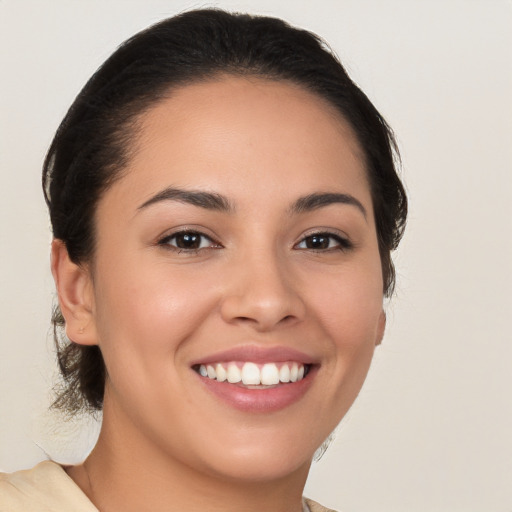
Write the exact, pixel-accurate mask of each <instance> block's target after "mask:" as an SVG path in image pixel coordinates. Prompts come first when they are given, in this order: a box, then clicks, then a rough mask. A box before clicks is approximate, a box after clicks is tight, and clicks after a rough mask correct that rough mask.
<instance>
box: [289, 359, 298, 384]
mask: <svg viewBox="0 0 512 512" xmlns="http://www.w3.org/2000/svg"><path fill="white" fill-rule="evenodd" d="M298 378H299V367H298V366H297V363H293V364H292V368H291V370H290V382H297V379H298Z"/></svg>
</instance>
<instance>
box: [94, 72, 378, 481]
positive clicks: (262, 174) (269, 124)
mask: <svg viewBox="0 0 512 512" xmlns="http://www.w3.org/2000/svg"><path fill="white" fill-rule="evenodd" d="M141 123H142V124H141V131H140V134H139V135H138V136H137V140H136V141H135V152H134V156H133V158H132V159H131V161H130V163H129V165H128V169H127V171H126V173H125V175H124V176H123V177H122V178H121V179H120V180H118V181H117V182H116V183H115V184H114V185H113V186H111V188H110V189H108V191H107V192H106V193H105V195H104V196H103V197H102V198H101V200H100V203H99V206H98V209H97V215H96V226H97V249H96V253H95V258H94V265H93V267H92V268H93V270H92V279H91V290H92V297H93V306H92V309H91V315H92V317H91V322H90V324H89V325H88V326H87V329H89V331H90V330H92V331H93V332H94V333H95V334H94V339H93V342H95V343H97V344H99V345H100V347H101V350H102V353H103V356H104V359H105V363H106V367H107V370H108V376H109V377H108V379H107V387H106V395H105V404H104V409H105V417H104V421H105V425H104V427H105V429H106V430H108V429H110V430H112V431H115V432H116V434H117V435H118V437H119V439H122V440H123V442H125V443H126V444H127V445H128V446H130V450H132V451H133V452H134V453H145V454H149V453H153V454H158V455H155V457H164V458H166V460H167V461H169V462H170V463H172V464H177V465H178V466H180V465H182V466H183V467H185V466H188V467H189V468H193V469H194V470H197V471H201V472H203V473H206V474H210V475H223V477H227V478H237V479H246V480H260V481H262V480H268V479H275V478H279V477H282V476H285V475H288V474H290V473H293V472H295V471H301V470H307V468H308V466H309V463H310V461H311V458H312V456H313V454H314V452H315V450H316V449H317V448H318V446H319V445H320V444H321V443H322V441H323V440H324V439H325V438H326V436H327V435H328V434H329V433H330V432H331V431H332V430H333V429H334V428H335V426H336V425H337V423H338V422H339V421H340V419H341V418H342V417H343V415H344V414H345V412H346V411H347V409H348V408H349V407H350V405H351V404H352V402H353V400H354V399H355V397H356V395H357V393H358V391H359V389H360V388H361V385H362V383H363V380H364V378H365V376H366V373H367V370H368V367H369V365H370V360H371V358H372V354H373V351H374V347H375V345H376V344H378V343H379V341H380V339H381V337H382V334H383V330H384V323H385V317H384V314H383V312H382V276H381V265H380V259H379V251H378V246H377V237H376V232H375V224H374V219H373V210H372V202H371V197H370V189H369V185H368V182H367V178H366V175H365V170H364V165H363V161H362V156H361V151H360V149H359V147H358V144H357V142H356V140H355V138H354V136H353V134H352V131H351V130H350V128H349V127H348V125H347V123H345V122H344V121H343V120H342V119H340V117H339V116H338V115H337V114H336V113H335V112H334V111H333V109H332V108H331V107H330V106H329V105H327V104H326V103H325V102H324V101H323V100H322V99H319V98H318V97H316V96H315V95H312V94H311V93H309V92H306V91H305V90H303V89H301V88H299V87H297V86H294V85H290V84H288V83H285V82H272V81H267V80H263V79H256V78H252V79H247V78H235V77H223V78H219V79H218V80H216V81H211V82H208V83H201V84H196V85H189V86H186V87H183V88H180V89H177V90H174V91H173V92H172V94H170V95H169V97H168V99H165V100H163V101H161V102H160V103H159V104H158V105H157V106H156V107H154V108H153V109H151V110H150V111H148V112H147V113H145V114H144V116H143V117H142V119H141ZM301 368H302V369H304V370H302V369H301ZM303 371H304V373H305V376H302V372H303ZM206 373H208V374H207V375H205V374H206ZM240 378H242V382H236V381H239V379H240ZM224 379H226V380H224ZM290 379H291V380H292V381H295V382H286V381H287V380H290ZM229 381H233V382H229ZM262 381H263V384H261V382H262ZM282 381H284V382H282ZM244 382H245V384H244Z"/></svg>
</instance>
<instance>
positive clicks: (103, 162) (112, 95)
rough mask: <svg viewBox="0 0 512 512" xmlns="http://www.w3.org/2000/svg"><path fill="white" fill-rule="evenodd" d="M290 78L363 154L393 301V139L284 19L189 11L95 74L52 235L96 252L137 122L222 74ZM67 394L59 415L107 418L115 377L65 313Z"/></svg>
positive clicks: (58, 333)
mask: <svg viewBox="0 0 512 512" xmlns="http://www.w3.org/2000/svg"><path fill="white" fill-rule="evenodd" d="M226 73H227V74H232V75H250V76H261V77H266V78H269V79H272V80H287V81H291V82H293V83H295V84H298V85H300V86H301V87H303V88H305V89H307V90H309V91H311V92H313V93H314V94H316V95H318V96H320V97H322V98H324V99H325V100H327V101H328V102H329V103H330V104H331V105H333V106H334V107H335V108H336V109H337V111H338V112H339V113H340V115H341V116H342V117H343V118H344V119H345V120H346V121H347V122H348V123H349V124H350V125H351V127H352V129H353V131H354V133H355V135H356V137H357V139H358V141H359V144H360V146H361V148H362V151H363V154H364V157H365V164H366V169H367V174H368V179H369V183H370V188H371V194H372V200H373V208H374V215H375V223H376V229H377V236H378V244H379V250H380V257H381V262H382V273H383V279H384V290H383V293H384V294H385V295H390V294H391V292H392V290H393V286H394V281H395V272H394V267H393V263H392V261H391V255H390V253H391V251H392V250H393V249H395V248H396V247H397V245H398V243H399V241H400V239H401V237H402V233H403V229H404V226H405V220H406V215H407V199H406V195H405V191H404V188H403V186H402V184H401V182H400V179H399V177H398V175H397V172H396V169H395V163H396V161H397V159H398V151H397V148H396V144H395V140H394V137H393V134H392V132H391V130H390V128H389V126H388V125H387V124H386V122H385V120H384V119H383V118H382V116H381V115H380V114H379V113H378V111H377V110H376V109H375V107H374V106H373V105H372V103H371V102H370V101H369V99H368V98H367V97H366V95H365V94H364V93H363V92H362V91H361V90H360V89H359V88H358V87H357V86H356V85H355V84H354V83H353V82H352V80H351V79H350V78H349V76H348V75H347V73H346V72H345V70H344V68H343V66H342V65H341V63H340V62H339V60H338V59H337V58H336V57H335V56H334V55H333V53H332V52H331V51H330V50H329V49H328V47H327V46H326V44H325V43H324V42H323V41H322V40H321V39H320V38H318V37H317V36H316V35H315V34H312V33H311V32H307V31H305V30H301V29H297V28H294V27H291V26H290V25H288V24H287V23H285V22H284V21H282V20H279V19H275V18H269V17H258V16H250V15H246V14H231V13H227V12H225V11H221V10H217V9H205V10H195V11H189V12H186V13H184V14H180V15H178V16H175V17H172V18H169V19H166V20H164V21H162V22H160V23H157V24H156V25H154V26H152V27H149V28H148V29H146V30H144V31H142V32H140V33H138V34H136V35H135V36H133V37H132V38H130V39H129V40H127V41H126V42H125V43H124V44H122V45H121V46H120V47H119V48H118V49H117V51H116V52H115V53H114V54H113V55H112V56H111V57H110V58H109V59H108V60H107V61H106V62H105V63H104V64H103V65H102V66H101V67H100V68H99V70H98V71H97V72H96V73H95V74H94V75H93V76H92V77H91V79H90V80H89V81H88V82H87V84H86V85H85V87H84V88H83V89H82V91H81V92H80V93H79V95H78V96H77V98H76V99H75V101H74V103H73V104H72V105H71V107H70V109H69V111H68V113H67V114H66V116H65V118H64V120H63V121H62V123H61V125H60V126H59V128H58V130H57V133H56V135H55V138H54V140H53V142H52V144H51V146H50V149H49V151H48V154H47V156H46V160H45V163H44V169H43V188H44V194H45V198H46V202H47V204H48V208H49V211H50V218H51V223H52V228H53V235H54V237H55V238H57V239H60V240H62V241H63V242H64V244H65V245H66V248H67V250H68V253H69V256H70V258H71V260H72V261H73V262H75V263H77V264H83V263H87V262H89V261H91V259H92V258H93V255H94V244H95V232H94V230H95V226H94V212H95V208H96V205H97V203H98V201H99V199H100V197H101V195H102V194H103V193H104V192H105V190H106V189H107V188H108V187H109V186H111V185H112V183H114V181H115V180H116V179H119V177H120V176H121V175H122V171H123V169H124V168H125V165H126V162H127V161H128V160H129V158H130V153H129V148H130V145H131V142H132V140H133V137H134V135H135V133H136V128H135V126H136V120H137V118H138V117H139V116H140V115H142V114H143V113H144V112H145V111H147V109H148V108H149V107H151V106H153V105H154V104H156V103H157V102H158V101H159V100H161V99H162V98H164V97H165V95H166V93H167V92H168V91H169V90H170V89H172V88H173V87H177V86H179V85H185V84H188V83H192V82H197V81H201V80H207V79H209V78H212V77H213V76H215V75H218V74H226ZM53 323H54V332H55V340H56V344H57V353H58V361H59V365H60V370H61V373H62V376H63V378H64V387H63V388H62V389H61V390H60V393H59V395H58V397H57V400H56V402H55V406H57V407H59V408H61V409H64V410H66V411H68V412H70V413H73V412H77V411H80V410H100V409H101V408H102V404H103V392H104V386H105V377H106V370H105V366H104V362H103V358H102V355H101V352H100V349H99V348H98V347H96V346H93V347H90V346H82V345H77V344H75V343H73V342H70V341H69V340H68V339H67V338H66V337H65V335H64V333H63V329H62V327H63V326H64V319H63V317H62V315H61V313H60V310H59V308H56V310H55V312H54V315H53Z"/></svg>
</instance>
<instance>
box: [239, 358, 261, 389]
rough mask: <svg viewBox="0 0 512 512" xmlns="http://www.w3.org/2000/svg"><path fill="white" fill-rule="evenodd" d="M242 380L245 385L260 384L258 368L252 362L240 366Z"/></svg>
mask: <svg viewBox="0 0 512 512" xmlns="http://www.w3.org/2000/svg"><path fill="white" fill-rule="evenodd" d="M242 382H243V383H244V384H245V385H246V386H247V385H251V384H253V385H259V384H260V382H261V381H260V369H259V368H258V367H257V366H256V365H255V364H254V363H245V364H244V366H243V368H242Z"/></svg>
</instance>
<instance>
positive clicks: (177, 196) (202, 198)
mask: <svg viewBox="0 0 512 512" xmlns="http://www.w3.org/2000/svg"><path fill="white" fill-rule="evenodd" d="M160 201H178V202H180V203H187V204H191V205H193V206H199V207H200V208H205V209H206V210H217V211H221V212H228V213H229V212H233V211H234V207H233V205H232V204H231V203H230V201H229V200H228V199H227V198H226V197H224V196H222V195H221V194H216V193H214V192H200V191H195V190H184V189H180V188H174V187H168V188H166V189H164V190H162V191H160V192H158V194H156V195H154V196H153V197H151V198H150V199H148V200H147V201H146V202H145V203H142V204H141V205H140V206H139V208H138V210H142V209H144V208H147V207H148V206H150V205H152V204H155V203H159V202H160Z"/></svg>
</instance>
